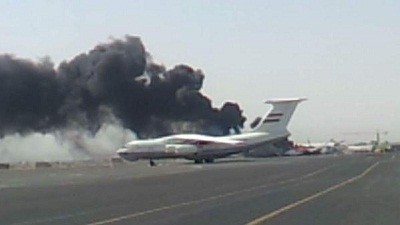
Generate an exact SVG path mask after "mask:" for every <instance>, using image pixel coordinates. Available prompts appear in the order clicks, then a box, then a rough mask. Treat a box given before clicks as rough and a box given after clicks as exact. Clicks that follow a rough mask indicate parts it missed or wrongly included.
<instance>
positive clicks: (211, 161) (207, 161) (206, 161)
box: [204, 159, 214, 163]
mask: <svg viewBox="0 0 400 225" xmlns="http://www.w3.org/2000/svg"><path fill="white" fill-rule="evenodd" d="M204 162H205V163H213V162H214V159H205V160H204Z"/></svg>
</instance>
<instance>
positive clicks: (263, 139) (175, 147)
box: [117, 98, 306, 166]
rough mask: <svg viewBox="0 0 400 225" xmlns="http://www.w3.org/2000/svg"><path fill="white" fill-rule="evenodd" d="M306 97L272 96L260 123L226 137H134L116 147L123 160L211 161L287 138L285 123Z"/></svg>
mask: <svg viewBox="0 0 400 225" xmlns="http://www.w3.org/2000/svg"><path fill="white" fill-rule="evenodd" d="M304 100H306V98H288V99H274V100H269V101H266V102H265V103H269V104H272V110H271V111H270V112H269V113H267V114H266V115H265V116H264V117H263V119H262V122H261V123H260V124H259V125H258V126H257V127H256V128H255V129H253V130H252V131H250V132H247V133H242V134H235V135H228V136H221V137H215V136H209V135H202V134H175V135H170V136H165V137H160V138H155V139H148V140H134V141H131V142H128V143H126V144H125V145H124V146H123V147H121V148H119V149H118V150H117V154H118V155H119V156H120V157H122V158H123V159H125V160H128V161H135V160H138V159H149V160H150V165H151V166H153V165H155V163H154V161H153V160H154V159H165V158H184V159H188V160H194V162H195V163H203V162H205V163H212V162H213V161H214V159H216V158H223V157H227V156H229V155H233V154H238V153H241V152H244V151H248V150H251V149H253V148H256V147H260V146H262V145H265V144H266V143H270V142H273V141H276V140H278V139H282V138H286V137H288V136H289V135H290V132H289V131H288V130H287V125H288V123H289V121H290V118H291V117H292V115H293V112H294V110H295V109H296V106H297V104H298V103H299V102H301V101H304Z"/></svg>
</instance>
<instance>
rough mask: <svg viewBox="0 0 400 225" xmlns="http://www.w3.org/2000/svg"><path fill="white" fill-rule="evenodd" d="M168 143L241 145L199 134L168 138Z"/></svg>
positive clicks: (238, 142)
mask: <svg viewBox="0 0 400 225" xmlns="http://www.w3.org/2000/svg"><path fill="white" fill-rule="evenodd" d="M168 141H169V142H172V143H179V144H193V145H206V144H225V145H237V144H241V143H243V142H242V141H237V140H230V139H226V138H222V137H213V136H207V135H201V134H177V135H173V136H169V138H168Z"/></svg>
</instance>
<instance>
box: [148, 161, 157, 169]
mask: <svg viewBox="0 0 400 225" xmlns="http://www.w3.org/2000/svg"><path fill="white" fill-rule="evenodd" d="M156 165H157V164H156V163H155V162H154V161H153V160H152V159H150V161H149V166H151V167H153V166H156Z"/></svg>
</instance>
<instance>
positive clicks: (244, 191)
mask: <svg viewBox="0 0 400 225" xmlns="http://www.w3.org/2000/svg"><path fill="white" fill-rule="evenodd" d="M331 167H332V166H327V167H324V168H321V169H319V170H316V171H314V172H311V173H308V174H305V175H304V176H301V177H296V178H291V179H288V180H283V181H279V182H276V183H272V184H265V185H260V186H256V187H251V188H247V189H242V190H239V191H232V192H228V193H225V194H221V195H215V196H211V197H208V198H204V199H198V200H193V201H189V202H183V203H178V204H174V205H169V206H164V207H160V208H156V209H150V210H146V211H142V212H137V213H132V214H128V215H125V216H120V217H115V218H111V219H107V220H102V221H98V222H93V223H88V224H86V225H104V224H111V223H116V222H120V221H122V220H127V219H133V218H136V217H139V216H145V215H149V214H152V213H156V212H161V211H164V210H169V209H175V208H179V207H183V206H189V205H194V204H199V203H203V202H208V201H213V200H217V199H221V198H226V197H231V196H234V195H239V194H243V193H247V192H252V191H256V190H260V189H263V188H268V187H272V186H277V185H283V184H287V183H291V182H295V181H299V180H303V179H305V178H308V177H312V176H315V175H317V174H320V173H322V172H324V171H326V170H328V169H329V168H331Z"/></svg>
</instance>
